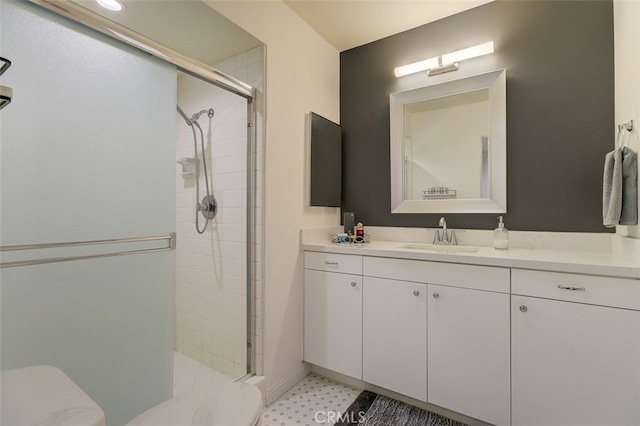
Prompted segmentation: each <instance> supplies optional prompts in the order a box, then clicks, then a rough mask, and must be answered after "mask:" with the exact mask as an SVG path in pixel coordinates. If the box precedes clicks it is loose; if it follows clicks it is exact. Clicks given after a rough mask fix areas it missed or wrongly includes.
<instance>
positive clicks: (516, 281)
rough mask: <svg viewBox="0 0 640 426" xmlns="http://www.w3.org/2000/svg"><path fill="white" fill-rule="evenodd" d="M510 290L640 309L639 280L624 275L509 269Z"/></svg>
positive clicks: (594, 303) (546, 297) (524, 294)
mask: <svg viewBox="0 0 640 426" xmlns="http://www.w3.org/2000/svg"><path fill="white" fill-rule="evenodd" d="M511 293H512V294H518V295H523V296H533V297H542V298H545V299H556V300H566V301H568V302H579V303H587V304H592V305H602V306H612V307H617V308H626V309H636V310H640V280H634V279H627V278H611V277H597V276H592V275H578V274H568V273H562V272H547V271H530V270H527V269H513V270H512V271H511Z"/></svg>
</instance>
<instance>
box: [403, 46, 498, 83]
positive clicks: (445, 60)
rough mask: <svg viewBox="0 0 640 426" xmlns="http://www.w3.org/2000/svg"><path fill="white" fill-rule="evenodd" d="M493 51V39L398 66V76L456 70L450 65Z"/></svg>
mask: <svg viewBox="0 0 640 426" xmlns="http://www.w3.org/2000/svg"><path fill="white" fill-rule="evenodd" d="M489 53H493V41H488V42H486V43H482V44H478V45H476V46H471V47H468V48H466V49H461V50H456V51H455V52H451V53H445V54H444V55H441V56H436V57H434V58H429V59H425V60H423V61H418V62H414V63H412V64H408V65H402V66H400V67H396V69H395V74H396V77H402V76H405V75H409V74H413V73H416V72H420V71H427V70H431V71H432V72H430V73H429V75H437V74H441V73H442V72H448V71H455V70H457V68H456V67H453V66H450V65H453V64H455V63H457V62H459V61H464V60H465V59H471V58H475V57H477V56H482V55H488V54H489Z"/></svg>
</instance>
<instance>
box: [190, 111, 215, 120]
mask: <svg viewBox="0 0 640 426" xmlns="http://www.w3.org/2000/svg"><path fill="white" fill-rule="evenodd" d="M215 113H216V112H215V111H214V110H213V108H209V109H203V110H202V111H200V112H196V113H195V114H193V115H192V116H191V121H197V120H198V119H199V118H200V116H201V115H202V114H207V116H208V117H209V118H213V115H214V114H215Z"/></svg>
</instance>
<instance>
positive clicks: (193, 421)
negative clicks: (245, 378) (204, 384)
mask: <svg viewBox="0 0 640 426" xmlns="http://www.w3.org/2000/svg"><path fill="white" fill-rule="evenodd" d="M261 409H262V395H261V393H260V391H259V390H258V388H257V387H256V386H254V385H252V384H249V383H237V382H231V383H226V384H225V385H223V386H211V387H208V388H204V389H197V390H192V391H189V392H186V393H184V394H182V395H180V396H178V397H176V398H173V399H170V400H168V401H165V402H163V403H161V404H159V405H156V406H155V407H152V408H151V409H149V410H147V411H145V412H144V413H142V414H141V415H139V416H138V417H136V418H135V419H133V420H132V421H131V422H129V423H127V426H176V425H202V426H204V425H207V426H256V425H259V424H260V423H259V422H260V412H261Z"/></svg>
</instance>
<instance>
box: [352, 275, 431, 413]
mask: <svg viewBox="0 0 640 426" xmlns="http://www.w3.org/2000/svg"><path fill="white" fill-rule="evenodd" d="M426 287H427V286H426V285H425V284H418V283H412V282H407V281H394V280H389V279H380V278H372V277H364V289H363V293H364V294H363V315H362V316H363V332H362V335H363V338H362V343H363V361H362V376H363V380H364V381H365V382H368V383H372V384H374V385H378V386H381V387H383V388H386V389H390V390H392V391H395V392H399V393H402V394H404V395H408V396H410V397H413V398H416V399H418V400H420V401H426V400H427V368H426V365H427V302H426V296H425V292H426Z"/></svg>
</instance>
